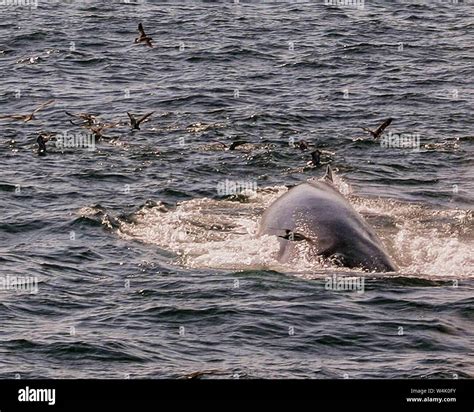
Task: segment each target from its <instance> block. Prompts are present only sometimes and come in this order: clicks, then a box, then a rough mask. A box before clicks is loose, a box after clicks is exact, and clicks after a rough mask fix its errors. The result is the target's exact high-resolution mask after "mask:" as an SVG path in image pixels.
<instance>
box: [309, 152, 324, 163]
mask: <svg viewBox="0 0 474 412" xmlns="http://www.w3.org/2000/svg"><path fill="white" fill-rule="evenodd" d="M321 154H322V152H321V150H319V149H316V150H315V151H313V152H311V161H312V162H313V165H314V166H319V165H320V164H321Z"/></svg>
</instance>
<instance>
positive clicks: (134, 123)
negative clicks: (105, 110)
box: [127, 112, 155, 130]
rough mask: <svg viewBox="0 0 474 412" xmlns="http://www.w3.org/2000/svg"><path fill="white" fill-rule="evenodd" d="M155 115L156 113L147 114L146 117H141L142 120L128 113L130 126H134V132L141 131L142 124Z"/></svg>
mask: <svg viewBox="0 0 474 412" xmlns="http://www.w3.org/2000/svg"><path fill="white" fill-rule="evenodd" d="M153 113H155V112H150V113H147V114H145V115H144V116H142V117H140V119H137V118H135V116H134V115H133V114H131V113H129V112H127V114H128V117H129V118H130V126H132V130H140V123H141V122H143V121H144V120H145V119H147V118H148V117H150V116H151V115H152V114H153Z"/></svg>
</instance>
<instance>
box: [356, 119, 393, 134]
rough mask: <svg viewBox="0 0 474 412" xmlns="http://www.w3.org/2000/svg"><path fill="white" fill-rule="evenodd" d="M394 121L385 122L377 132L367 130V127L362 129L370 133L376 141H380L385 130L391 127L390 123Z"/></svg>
mask: <svg viewBox="0 0 474 412" xmlns="http://www.w3.org/2000/svg"><path fill="white" fill-rule="evenodd" d="M392 120H393V119H391V118H389V119H387V120H385V121H384V122H383V123H382V124H381V125H380V126H379V127H378V128H377V129H376V130H375V131H374V130H370V129H367V128H365V127H362V130H365V131H366V132H369V133H370V134H371V135H372V137H373V138H374V139H378V138H379V137H380V136H381V135H382V134H383V132H384V130H385V129H386V128H387V127H388V126H390V123H392Z"/></svg>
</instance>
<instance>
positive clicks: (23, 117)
mask: <svg viewBox="0 0 474 412" xmlns="http://www.w3.org/2000/svg"><path fill="white" fill-rule="evenodd" d="M53 102H54V99H53V100H48V101H47V102H45V103H43V104H41V105H39V106H38V107H37V108H36V109H35V110H33V112H31V113H30V114H14V115H9V116H0V119H13V120H23V121H24V122H25V123H26V122H29V121H30V120H33V119H34V118H35V114H36V113H38V112H39V111H40V110H41V109H43V108H45V107H46V106H48V105H49V104H51V103H53Z"/></svg>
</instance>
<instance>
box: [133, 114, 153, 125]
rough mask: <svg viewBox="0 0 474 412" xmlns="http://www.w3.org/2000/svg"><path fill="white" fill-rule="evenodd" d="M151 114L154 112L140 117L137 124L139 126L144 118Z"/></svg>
mask: <svg viewBox="0 0 474 412" xmlns="http://www.w3.org/2000/svg"><path fill="white" fill-rule="evenodd" d="M153 113H155V112H150V113H147V114H145V115H144V116H142V117H141V118H140V119H139V120H138V122H137V123H138V124H140V123H141V122H143V121H144V120H145V119H146V118H148V117H150V116H151V115H152V114H153Z"/></svg>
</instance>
